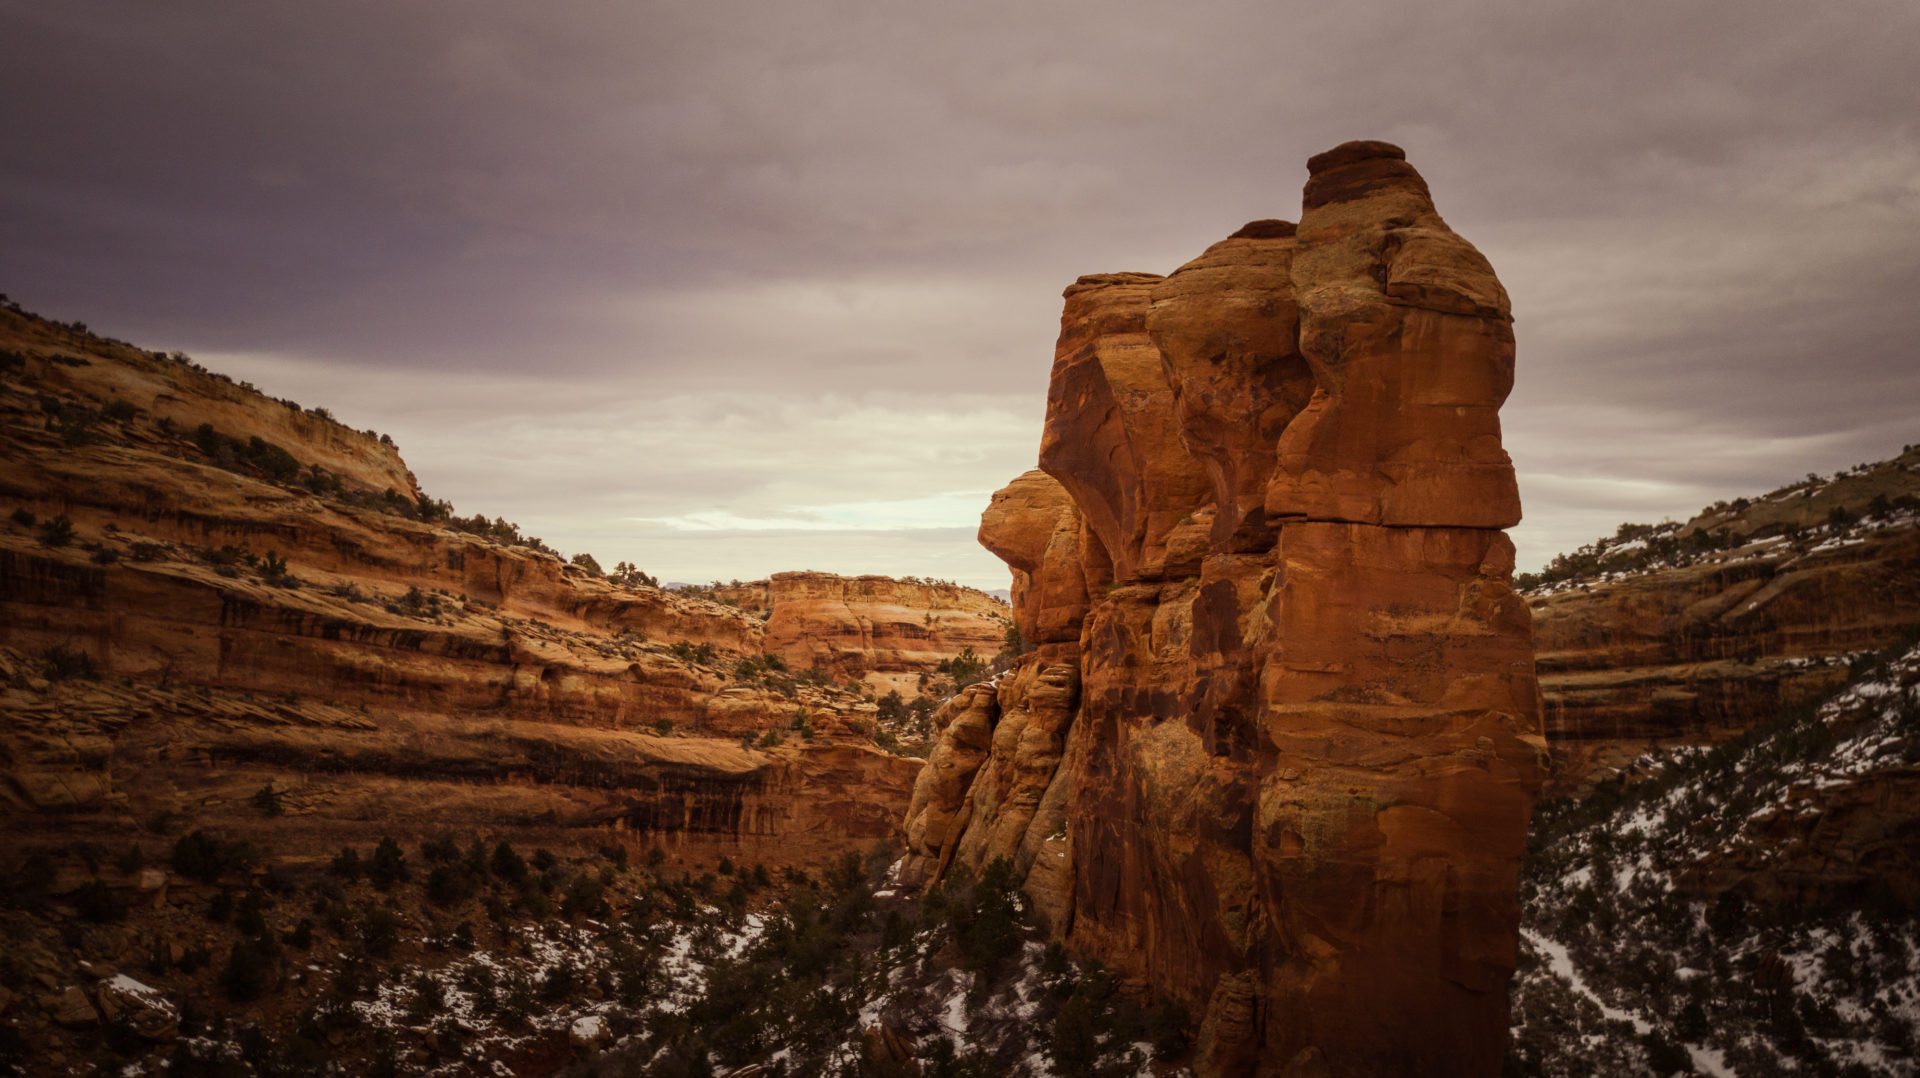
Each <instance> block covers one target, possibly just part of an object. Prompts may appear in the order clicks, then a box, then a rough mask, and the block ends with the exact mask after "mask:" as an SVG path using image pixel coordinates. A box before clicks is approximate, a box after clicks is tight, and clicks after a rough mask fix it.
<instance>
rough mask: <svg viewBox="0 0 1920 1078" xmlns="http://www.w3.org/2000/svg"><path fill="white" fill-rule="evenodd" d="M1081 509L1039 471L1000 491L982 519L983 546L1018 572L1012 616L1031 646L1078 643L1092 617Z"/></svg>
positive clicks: (1034, 471) (1015, 579)
mask: <svg viewBox="0 0 1920 1078" xmlns="http://www.w3.org/2000/svg"><path fill="white" fill-rule="evenodd" d="M1081 527H1082V524H1081V520H1080V511H1079V510H1078V509H1077V508H1075V507H1074V504H1073V499H1072V498H1071V497H1069V496H1068V495H1067V491H1066V488H1064V487H1062V486H1061V485H1060V481H1059V480H1057V479H1055V478H1053V477H1052V476H1050V475H1048V474H1047V473H1045V472H1043V471H1040V470H1039V469H1038V468H1036V469H1034V470H1033V471H1030V472H1026V473H1024V474H1022V475H1021V476H1020V477H1019V478H1017V479H1015V480H1014V481H1013V482H1011V483H1009V484H1007V485H1006V486H1005V487H1003V488H1002V489H1000V490H999V491H997V492H995V493H994V495H993V501H992V502H991V503H990V504H989V505H988V506H987V509H986V512H984V513H982V514H981V515H980V545H981V546H983V547H986V548H987V549H988V550H990V551H992V552H993V553H994V554H995V555H997V556H998V557H999V558H1000V560H1001V561H1004V562H1006V563H1007V566H1008V567H1009V568H1011V569H1012V570H1013V617H1014V623H1015V624H1016V625H1018V626H1019V627H1020V633H1021V635H1022V636H1023V637H1025V638H1026V640H1027V641H1028V642H1029V643H1033V644H1063V643H1077V642H1078V641H1079V639H1080V622H1081V620H1082V619H1083V618H1085V617H1086V613H1087V601H1088V600H1087V580H1086V570H1085V568H1084V567H1083V564H1082V559H1081V555H1080V531H1081Z"/></svg>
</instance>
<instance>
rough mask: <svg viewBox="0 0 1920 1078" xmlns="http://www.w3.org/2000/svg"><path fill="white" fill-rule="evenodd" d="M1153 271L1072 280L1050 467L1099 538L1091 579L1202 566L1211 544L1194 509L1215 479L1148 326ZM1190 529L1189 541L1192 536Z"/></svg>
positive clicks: (1044, 447)
mask: <svg viewBox="0 0 1920 1078" xmlns="http://www.w3.org/2000/svg"><path fill="white" fill-rule="evenodd" d="M1160 281H1161V278H1160V277H1158V276H1156V275H1154V274H1150V273H1108V274H1096V275H1094V276H1089V277H1082V278H1080V279H1079V280H1078V281H1076V282H1074V284H1073V285H1072V287H1070V288H1068V289H1067V291H1066V301H1067V302H1066V310H1065V311H1064V313H1062V315H1061V316H1060V343H1059V345H1058V346H1057V347H1056V349H1055V350H1054V359H1053V375H1052V379H1051V382H1050V384H1049V386H1048V389H1047V424H1046V428H1045V433H1044V434H1043V435H1042V437H1041V441H1040V467H1041V469H1042V470H1044V471H1045V472H1046V473H1047V474H1048V475H1051V476H1053V477H1054V479H1056V480H1058V481H1059V483H1060V485H1061V486H1062V487H1065V488H1066V490H1067V492H1068V494H1069V495H1071V496H1072V498H1073V501H1074V504H1075V505H1076V506H1078V507H1079V509H1080V516H1081V519H1083V520H1084V521H1085V522H1086V525H1087V527H1088V529H1089V530H1090V531H1091V532H1092V533H1093V536H1094V537H1095V539H1096V540H1097V544H1096V545H1097V552H1098V554H1099V555H1101V561H1100V563H1099V564H1097V565H1096V566H1095V567H1094V568H1093V569H1092V570H1091V571H1090V572H1089V574H1088V579H1089V581H1090V582H1093V581H1100V582H1104V581H1107V580H1131V579H1133V578H1134V577H1135V576H1137V575H1140V574H1142V573H1147V574H1152V575H1158V574H1160V573H1162V572H1164V571H1166V570H1167V567H1168V563H1169V559H1171V560H1172V562H1173V563H1174V565H1175V567H1176V568H1185V569H1191V568H1192V567H1193V566H1195V565H1197V564H1198V560H1199V556H1200V555H1201V554H1202V553H1204V550H1205V547H1204V542H1205V535H1206V532H1205V530H1204V529H1197V528H1196V526H1195V524H1194V521H1193V511H1194V510H1196V509H1198V508H1199V507H1200V506H1201V505H1202V504H1203V503H1204V502H1205V500H1206V492H1207V481H1206V476H1205V474H1204V473H1203V471H1202V469H1201V467H1200V464H1199V462H1198V461H1196V460H1194V459H1193V457H1192V456H1191V455H1190V454H1189V453H1188V452H1187V450H1186V447H1185V446H1184V445H1183V444H1182V443H1181V438H1180V426H1179V420H1178V417H1177V415H1176V414H1175V409H1174V407H1173V387H1172V385H1171V384H1170V383H1169V381H1168V375H1167V370H1166V368H1165V365H1164V364H1163V363H1162V362H1161V358H1160V351H1159V349H1158V348H1156V347H1155V346H1154V343H1153V340H1152V339H1151V338H1150V337H1149V336H1148V335H1147V309H1148V306H1149V305H1150V304H1151V302H1152V299H1153V286H1154V285H1156V284H1158V283H1159V282H1160ZM1183 540H1184V542H1183Z"/></svg>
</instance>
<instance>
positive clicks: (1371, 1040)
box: [909, 142, 1544, 1076]
mask: <svg viewBox="0 0 1920 1078" xmlns="http://www.w3.org/2000/svg"><path fill="white" fill-rule="evenodd" d="M1309 172H1310V179H1309V182H1308V184H1307V189H1306V198H1305V208H1304V213H1303V216H1302V219H1301V221H1300V223H1299V225H1298V227H1297V228H1295V226H1293V225H1290V224H1287V223H1286V222H1281V221H1259V222H1255V223H1253V224H1251V225H1248V226H1247V227H1245V228H1243V229H1241V230H1240V231H1239V232H1236V233H1235V234H1234V235H1233V236H1231V237H1229V238H1228V239H1226V240H1223V241H1222V242H1220V243H1217V244H1215V245H1213V246H1212V247H1210V248H1209V249H1208V250H1207V251H1206V252H1205V253H1204V254H1202V255H1201V256H1200V257H1199V258H1197V259H1195V260H1194V261H1192V262H1190V263H1188V264H1187V265H1185V266H1182V267H1181V268H1180V269H1178V270H1177V271H1175V272H1174V273H1173V274H1172V275H1170V276H1168V277H1165V278H1159V277H1154V276H1152V275H1149V274H1110V275H1098V276H1091V277H1083V278H1081V279H1080V280H1079V281H1078V282H1076V283H1075V284H1074V285H1073V286H1072V287H1070V288H1069V289H1068V290H1067V293H1066V301H1067V302H1066V310H1065V314H1064V315H1063V318H1062V324H1061V337H1060V343H1059V347H1058V349H1057V350H1056V354H1055V360H1054V368H1053V376H1052V385H1051V388H1050V391H1049V394H1048V410H1047V419H1046V428H1045V432H1044V435H1043V437H1042V444H1041V452H1040V466H1041V469H1042V471H1043V472H1044V473H1045V475H1046V476H1050V477H1051V479H1052V481H1054V482H1055V483H1057V486H1054V485H1050V484H1049V483H1048V482H1047V480H1046V479H1045V478H1044V477H1041V476H1037V475H1036V474H1035V473H1031V472H1030V473H1028V474H1027V475H1024V476H1022V477H1020V478H1019V479H1017V480H1015V481H1014V483H1013V484H1012V485H1011V486H1009V487H1008V488H1007V489H1006V490H1003V491H1001V492H1000V493H999V494H997V495H996V496H995V498H994V501H993V505H992V506H991V507H990V508H989V509H988V511H987V513H986V514H985V515H984V516H983V518H982V523H981V541H982V543H983V544H984V545H986V546H987V548H988V549H990V550H992V551H994V552H995V553H996V554H999V555H1000V556H1001V557H1002V558H1004V559H1005V560H1007V562H1008V563H1009V565H1011V566H1012V567H1013V569H1014V571H1015V582H1016V592H1015V619H1016V621H1017V622H1018V623H1019V624H1020V625H1021V627H1022V630H1023V631H1024V632H1026V633H1027V634H1028V638H1029V639H1030V640H1033V641H1035V642H1037V643H1038V646H1037V647H1036V648H1035V650H1034V652H1033V653H1032V654H1031V655H1030V656H1029V657H1028V658H1026V659H1024V660H1023V662H1022V664H1021V665H1020V666H1019V667H1017V668H1016V669H1015V670H1013V671H1011V672H1009V673H1008V674H1005V675H1003V676H1002V677H1001V678H1000V679H999V680H998V682H997V683H996V684H995V685H993V686H990V687H981V688H976V689H974V690H971V691H970V692H969V694H968V695H966V696H964V697H962V698H960V699H959V700H957V701H956V704H955V709H954V716H953V718H952V720H951V721H950V722H949V724H948V726H947V730H948V731H949V733H948V734H947V735H946V737H945V739H944V740H945V744H943V745H942V746H941V747H940V748H937V749H936V751H935V755H934V766H932V767H929V768H928V769H927V771H926V772H925V773H923V775H922V777H921V781H920V787H919V789H917V790H916V792H915V800H914V809H913V814H914V815H912V816H910V820H913V819H915V818H920V819H924V820H926V821H930V822H931V823H932V824H933V826H923V827H921V828H919V829H918V830H916V829H915V828H914V826H913V825H912V823H910V825H909V841H910V846H911V849H910V854H909V857H910V860H909V876H910V878H917V879H923V880H924V879H930V878H935V877H937V876H939V875H940V874H942V873H945V872H951V871H953V870H954V867H955V866H956V865H958V866H962V867H967V868H977V867H978V866H980V865H981V864H983V863H985V862H986V861H988V860H991V859H993V858H995V857H1006V858H1008V859H1009V861H1010V862H1011V863H1012V864H1013V866H1014V868H1015V870H1016V872H1017V873H1019V874H1020V875H1021V877H1022V878H1023V879H1024V880H1025V881H1026V887H1027V890H1028V893H1029V895H1030V896H1031V897H1032V898H1033V900H1034V904H1035V908H1036V910H1038V911H1039V913H1040V915H1041V917H1042V920H1043V921H1044V922H1045V923H1046V924H1047V926H1048V928H1049V930H1051V931H1052V932H1054V933H1055V934H1057V935H1059V936H1060V937H1062V938H1063V939H1064V940H1065V941H1066V942H1067V944H1068V945H1069V947H1070V948H1071V949H1073V950H1075V951H1076V952H1078V953H1080V954H1082V955H1085V956H1088V957H1094V958H1098V959H1100V960H1101V961H1103V962H1105V963H1106V964H1107V965H1109V966H1110V967H1113V968H1116V969H1118V970H1120V971H1122V972H1124V973H1125V974H1127V975H1130V976H1133V977H1137V978H1139V979H1141V980H1143V981H1144V982H1145V984H1146V985H1147V986H1148V987H1149V990H1150V991H1151V992H1152V993H1153V994H1155V995H1156V996H1159V997H1164V998H1171V999H1173V1000H1176V1001H1178V1002H1180V1003H1182V1004H1184V1005H1185V1006H1186V1007H1187V1008H1188V1009H1189V1011H1190V1012H1191V1013H1192V1014H1193V1016H1194V1017H1195V1020H1196V1022H1197V1024H1198V1027H1199V1040H1198V1045H1197V1053H1196V1059H1195V1065H1196V1067H1197V1069H1198V1070H1199V1071H1200V1072H1201V1073H1203V1074H1275V1075H1285V1074H1328V1075H1339V1076H1346V1075H1375V1074H1463V1075H1465V1074H1492V1073H1495V1072H1497V1071H1498V1069H1499V1065H1500V1059H1501V1057H1502V1054H1503V1051H1504V1047H1505V1041H1506V1025H1507V995H1506V991H1507V983H1508V980H1509V978H1510V976H1511V974H1512V970H1513V964H1514V960H1515V955H1516V948H1517V931H1518V904H1517V900H1516V885H1517V879H1518V873H1519V867H1520V860H1521V855H1522V852H1523V848H1524V840H1525V835H1526V827H1527V821H1528V816H1529V813H1530V811H1531V808H1532V802H1533V798H1534V795H1535V794H1536V792H1537V791H1538V789H1539V786H1540V782H1541V777H1542V754H1543V751H1544V741H1543V739H1542V738H1541V736H1540V707H1539V690H1538V688H1537V685H1536V683H1535V680H1534V668H1533V656H1532V641H1531V629H1530V618H1529V614H1528V611H1527V607H1526V605H1525V604H1524V603H1522V602H1521V601H1520V600H1519V598H1518V597H1517V596H1516V595H1515V594H1514V592H1513V591H1512V589H1511V587H1510V584H1509V578H1510V575H1511V572H1512V568H1513V550H1512V546H1511V544H1510V543H1509V542H1508V540H1507V538H1506V536H1505V535H1504V533H1503V531H1502V529H1503V528H1505V527H1507V526H1509V525H1511V524H1513V523H1514V522H1515V521H1517V520H1518V519H1519V502H1518V497H1517V494H1516V488H1515V484H1514V479H1513V469H1512V465H1511V463H1510V462H1509V460H1508V458H1507V456H1506V454H1505V452H1504V451H1503V450H1502V449H1501V447H1500V435H1499V420H1498V409H1499V406H1500V404H1501V403H1502V402H1503V401H1504V400H1505V398H1506V396H1507V393H1508V391H1509V389H1510V388H1511V386H1512V378H1513V354H1514V353H1513V336H1512V332H1511V319H1510V315H1509V313H1508V308H1507V300H1506V294H1505V292H1504V291H1503V290H1502V289H1501V287H1500V284H1499V282H1498V280H1497V279H1496V278H1495V277H1494V275H1493V272H1492V269H1491V267H1490V266H1489V265H1488V264H1487V262H1486V260H1485V259H1484V258H1482V257H1481V256H1480V255H1479V253H1478V252H1477V251H1475V250H1474V249H1473V248H1472V247H1471V246H1470V245H1469V244H1467V243H1466V241H1464V240H1462V239H1460V238H1459V237H1458V236H1456V235H1454V234H1453V233H1452V231H1451V230H1449V229H1448V228H1447V226H1446V224H1445V223H1444V222H1443V221H1442V220H1441V219H1440V217H1439V215H1438V214H1437V213H1436V212H1435V211H1434V208H1433V204H1432V201H1431V199H1430V197H1429V195H1428V192H1427V189H1426V185H1425V183H1424V182H1423V181H1422V180H1421V179H1420V177H1419V174H1418V173H1416V172H1415V171H1414V170H1413V168H1412V167H1411V166H1410V165H1408V164H1407V163H1406V161H1405V155H1404V154H1402V153H1401V151H1400V150H1398V149H1397V148H1395V147H1392V146H1388V145H1386V144H1384V143H1375V142H1363V143H1348V144H1346V145H1344V146H1341V147H1339V148H1337V149H1335V150H1332V151H1330V152H1328V153H1326V154H1322V155H1320V156H1318V157H1315V158H1314V159H1313V160H1312V161H1311V162H1310V163H1309ZM1076 559H1077V564H1075V561H1076ZM943 759H944V760H946V761H948V762H950V763H951V764H952V765H953V766H951V767H948V768H945V769H942V768H941V763H942V761H943ZM962 772H964V776H963V775H962Z"/></svg>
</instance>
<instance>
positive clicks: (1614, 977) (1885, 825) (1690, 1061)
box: [1513, 648, 1920, 1076]
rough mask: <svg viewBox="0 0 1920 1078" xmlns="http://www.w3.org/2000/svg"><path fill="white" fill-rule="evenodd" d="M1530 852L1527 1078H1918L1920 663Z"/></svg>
mask: <svg viewBox="0 0 1920 1078" xmlns="http://www.w3.org/2000/svg"><path fill="white" fill-rule="evenodd" d="M1534 843H1535V850H1534V853H1533V856H1532V858H1531V860H1530V864H1529V867H1528V877H1527V880H1526V882H1525V883H1524V885H1523V895H1522V897H1523V901H1524V902H1525V907H1526V914H1525V922H1524V923H1525V929H1524V932H1523V938H1522V955H1521V966H1520V974H1519V977H1518V979H1517V981H1516V984H1515V991H1514V1042H1515V1043H1514V1058H1513V1064H1514V1067H1513V1069H1514V1070H1515V1071H1516V1072H1517V1073H1523V1074H1545V1075H1616V1074H1617V1075H1629V1074H1633V1075H1638V1074H1659V1075H1667V1074H1675V1073H1680V1074H1685V1073H1689V1072H1692V1073H1702V1074H1739V1075H1747V1076H1758V1075H1775V1074H1795V1073H1798V1074H1839V1075H1911V1074H1916V1073H1920V1065H1917V1064H1916V1062H1915V1050H1916V1046H1920V932H1917V931H1916V929H1917V924H1916V905H1917V900H1920V874H1917V873H1916V862H1920V648H1910V649H1907V650H1904V652H1901V653H1899V654H1897V655H1895V656H1893V657H1882V658H1879V659H1871V660H1863V661H1861V662H1859V663H1857V664H1856V666H1855V669H1854V677H1853V680H1852V681H1851V683H1850V684H1849V686H1848V687H1847V688H1846V689H1844V690H1842V691H1841V692H1840V693H1838V694H1837V695H1836V696H1834V697H1833V698H1832V699H1831V700H1829V701H1827V702H1826V703H1824V704H1822V705H1820V706H1818V707H1814V708H1809V709H1806V710H1804V711H1802V712H1800V713H1797V714H1789V715H1783V716H1780V717H1778V718H1776V719H1775V720H1774V721H1772V722H1771V723H1769V724H1766V725H1763V726H1761V727H1759V728H1757V729H1755V730H1754V731H1753V732H1752V733H1751V734H1749V735H1748V736H1747V737H1745V738H1742V739H1740V740H1738V741H1735V742H1730V743H1728V744H1725V745H1722V746H1719V747H1717V748H1715V749H1711V750H1706V749H1691V750H1681V751H1679V752H1677V753H1675V754H1673V755H1671V756H1670V757H1668V758H1667V759H1666V760H1665V762H1664V763H1662V764H1659V765H1657V766H1656V767H1655V769H1654V774H1653V777H1652V778H1650V779H1648V780H1647V781H1645V782H1643V783H1641V784H1639V785H1636V786H1633V787H1631V788H1627V789H1618V788H1616V789H1609V790H1604V791H1602V792H1601V793H1600V794H1597V795H1596V796H1595V797H1594V798H1593V799H1591V800H1589V801H1586V802H1581V803H1566V802H1563V803H1560V804H1559V805H1558V806H1555V807H1549V808H1548V809H1546V810H1543V812H1542V815H1541V817H1540V818H1539V820H1538V822H1537V824H1536V827H1535V833H1534Z"/></svg>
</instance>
